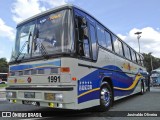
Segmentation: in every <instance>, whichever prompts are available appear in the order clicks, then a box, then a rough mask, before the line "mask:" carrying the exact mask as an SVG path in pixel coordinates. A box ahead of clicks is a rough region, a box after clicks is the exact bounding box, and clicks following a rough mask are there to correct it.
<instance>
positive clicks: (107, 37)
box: [105, 31, 112, 50]
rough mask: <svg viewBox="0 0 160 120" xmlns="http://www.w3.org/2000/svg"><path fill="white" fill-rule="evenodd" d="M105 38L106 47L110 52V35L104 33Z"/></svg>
mask: <svg viewBox="0 0 160 120" xmlns="http://www.w3.org/2000/svg"><path fill="white" fill-rule="evenodd" d="M105 37H106V47H107V49H109V50H112V41H111V35H110V34H109V33H108V32H106V31H105Z"/></svg>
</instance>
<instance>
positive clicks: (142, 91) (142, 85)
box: [140, 82, 144, 95]
mask: <svg viewBox="0 0 160 120" xmlns="http://www.w3.org/2000/svg"><path fill="white" fill-rule="evenodd" d="M140 94H141V95H143V94H144V83H143V82H141V92H140Z"/></svg>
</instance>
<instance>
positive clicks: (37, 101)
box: [6, 86, 76, 109]
mask: <svg viewBox="0 0 160 120" xmlns="http://www.w3.org/2000/svg"><path fill="white" fill-rule="evenodd" d="M74 91H75V87H74V86H72V87H51V86H39V87H38V86H37V87H35V86H34V87H28V86H19V87H18V86H14V87H13V86H12V87H11V86H10V87H7V88H6V92H7V94H8V93H12V95H11V94H10V95H8V96H7V99H8V100H9V101H10V102H12V103H19V104H32V105H37V106H44V107H52V108H62V109H76V100H75V99H74V98H75V97H76V94H75V92H74ZM26 93H28V95H27V96H26ZM30 93H32V94H33V95H32V94H30ZM46 94H52V95H55V94H60V95H63V99H62V100H57V99H55V98H54V96H53V97H51V98H52V99H46Z"/></svg>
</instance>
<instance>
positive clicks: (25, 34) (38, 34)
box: [11, 10, 73, 61]
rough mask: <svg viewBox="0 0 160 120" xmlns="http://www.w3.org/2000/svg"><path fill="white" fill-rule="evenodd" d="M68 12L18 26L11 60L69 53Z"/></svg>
mask: <svg viewBox="0 0 160 120" xmlns="http://www.w3.org/2000/svg"><path fill="white" fill-rule="evenodd" d="M70 12H71V11H70V10H62V11H59V12H56V13H51V14H48V15H44V16H42V17H39V18H37V19H35V20H33V21H31V22H29V23H26V24H23V25H20V26H19V27H18V28H17V36H16V43H15V51H14V52H13V53H14V54H13V55H12V57H11V58H12V60H13V61H14V60H15V59H18V60H20V59H29V58H31V57H33V58H34V57H37V56H42V55H44V54H45V55H53V54H61V53H64V52H65V53H66V52H67V53H69V52H71V49H72V48H71V46H72V44H73V43H72V42H73V40H72V38H73V37H72V36H73V35H72V34H73V32H72V30H73V28H72V27H73V26H72V17H71V13H70Z"/></svg>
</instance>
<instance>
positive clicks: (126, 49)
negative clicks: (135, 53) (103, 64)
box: [123, 44, 131, 60]
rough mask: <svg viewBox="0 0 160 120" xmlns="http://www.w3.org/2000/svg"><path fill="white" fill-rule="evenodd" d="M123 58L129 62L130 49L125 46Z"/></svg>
mask: <svg viewBox="0 0 160 120" xmlns="http://www.w3.org/2000/svg"><path fill="white" fill-rule="evenodd" d="M123 48H124V53H125V57H126V58H128V59H129V60H131V55H130V49H129V47H128V46H127V45H126V44H123Z"/></svg>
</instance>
